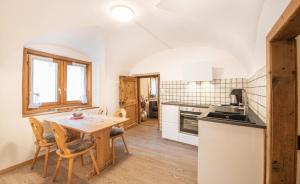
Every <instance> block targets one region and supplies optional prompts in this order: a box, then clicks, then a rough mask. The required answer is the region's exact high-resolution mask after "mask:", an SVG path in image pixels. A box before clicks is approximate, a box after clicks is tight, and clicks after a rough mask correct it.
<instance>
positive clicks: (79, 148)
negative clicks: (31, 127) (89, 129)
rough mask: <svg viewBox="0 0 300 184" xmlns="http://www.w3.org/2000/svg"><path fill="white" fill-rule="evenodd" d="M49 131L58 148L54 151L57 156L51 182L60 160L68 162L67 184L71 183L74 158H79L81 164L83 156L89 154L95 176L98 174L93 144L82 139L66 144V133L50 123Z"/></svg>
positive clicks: (60, 127) (56, 172)
mask: <svg viewBox="0 0 300 184" xmlns="http://www.w3.org/2000/svg"><path fill="white" fill-rule="evenodd" d="M50 125H51V129H52V131H53V134H54V137H55V140H56V144H57V147H58V150H57V151H56V153H57V155H58V156H59V158H58V161H57V165H56V169H55V174H54V178H53V181H55V180H56V178H57V175H58V172H59V169H60V165H61V161H62V159H64V158H65V159H68V160H69V166H68V181H67V183H68V184H71V183H72V170H73V163H74V160H75V159H76V157H78V156H80V158H81V163H83V159H82V158H83V157H82V156H83V154H86V153H89V155H90V157H91V159H92V162H93V166H94V170H95V171H96V173H97V174H99V173H100V172H99V169H98V166H97V163H96V160H95V157H94V153H93V149H94V148H95V144H94V143H93V142H92V141H91V140H83V139H77V140H75V141H72V142H70V143H67V131H66V130H65V129H64V128H63V127H62V126H60V125H58V124H56V123H53V122H51V123H50Z"/></svg>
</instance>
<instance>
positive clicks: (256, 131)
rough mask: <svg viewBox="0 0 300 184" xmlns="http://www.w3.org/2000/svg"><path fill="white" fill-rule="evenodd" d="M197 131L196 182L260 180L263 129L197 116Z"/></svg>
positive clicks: (216, 183)
mask: <svg viewBox="0 0 300 184" xmlns="http://www.w3.org/2000/svg"><path fill="white" fill-rule="evenodd" d="M198 134H199V135H198V136H199V145H198V183H201V184H202V183H203V184H220V183H222V184H263V178H264V176H263V175H264V129H260V128H253V127H245V126H237V125H230V124H222V123H215V122H209V121H203V120H200V121H199V132H198ZM216 176H217V177H216Z"/></svg>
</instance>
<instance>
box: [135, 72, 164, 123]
mask: <svg viewBox="0 0 300 184" xmlns="http://www.w3.org/2000/svg"><path fill="white" fill-rule="evenodd" d="M159 80H160V78H159V75H145V76H139V77H138V97H139V123H140V124H141V125H145V126H152V127H156V128H159V114H160V113H159V112H160V111H159V87H160V85H159Z"/></svg>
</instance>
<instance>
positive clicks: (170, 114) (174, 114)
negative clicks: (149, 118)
mask: <svg viewBox="0 0 300 184" xmlns="http://www.w3.org/2000/svg"><path fill="white" fill-rule="evenodd" d="M162 121H163V122H169V123H176V124H179V106H176V105H162Z"/></svg>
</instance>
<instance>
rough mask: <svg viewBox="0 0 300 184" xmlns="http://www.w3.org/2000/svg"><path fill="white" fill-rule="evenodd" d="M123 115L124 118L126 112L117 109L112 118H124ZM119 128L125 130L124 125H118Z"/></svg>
mask: <svg viewBox="0 0 300 184" xmlns="http://www.w3.org/2000/svg"><path fill="white" fill-rule="evenodd" d="M124 111H125V112H124ZM123 113H125V116H126V110H125V109H123V110H121V109H118V110H117V111H116V112H115V114H114V116H115V117H118V118H121V117H123V116H124V115H123ZM119 127H120V128H122V129H123V130H125V125H124V123H120V124H119Z"/></svg>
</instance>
